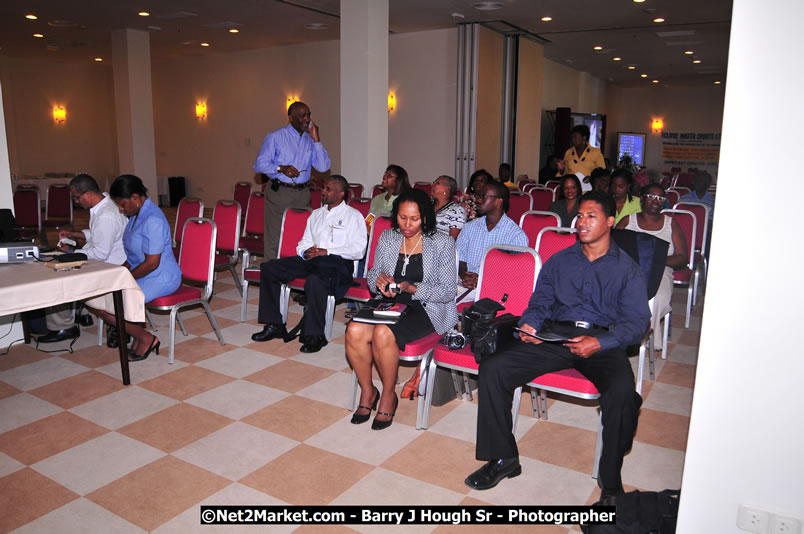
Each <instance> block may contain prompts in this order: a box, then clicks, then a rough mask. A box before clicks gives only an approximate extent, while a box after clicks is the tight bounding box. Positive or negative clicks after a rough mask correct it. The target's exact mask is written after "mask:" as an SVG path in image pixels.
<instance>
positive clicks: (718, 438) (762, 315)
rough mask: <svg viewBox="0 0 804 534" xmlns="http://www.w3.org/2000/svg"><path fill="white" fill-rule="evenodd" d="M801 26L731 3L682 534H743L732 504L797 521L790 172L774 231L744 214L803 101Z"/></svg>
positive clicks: (799, 12) (801, 432)
mask: <svg viewBox="0 0 804 534" xmlns="http://www.w3.org/2000/svg"><path fill="white" fill-rule="evenodd" d="M802 18H804V4H802V3H801V2H800V0H779V1H778V2H771V3H757V2H752V1H751V0H735V2H734V11H733V17H732V26H731V43H730V48H729V65H728V72H729V77H728V85H727V87H726V95H725V108H724V113H723V138H722V147H721V155H720V172H721V175H723V176H728V180H722V181H720V182H719V183H718V194H717V210H716V214H715V220H714V234H713V239H712V253H711V262H710V269H709V282H708V284H707V295H706V304H705V307H704V314H703V325H702V329H701V343H700V349H699V354H698V368H697V374H696V379H695V393H694V398H693V404H692V415H691V420H690V431H689V440H688V443H687V454H686V461H685V465H684V475H683V484H682V491H681V512H680V516H679V523H678V529H677V532H680V533H687V532H692V533H698V532H705V533H709V532H712V533H718V534H721V533H730V532H733V533H735V534H736V533H739V532H743V531H740V530H738V529H737V526H736V522H735V521H736V516H737V506H738V504H740V503H743V504H749V505H754V506H757V507H760V508H765V509H768V510H771V511H775V512H779V513H784V514H788V515H793V516H798V517H799V518H802V517H804V454H802V444H804V424H802V418H803V417H804V416H802V405H803V404H804V403H803V402H802V400H801V399H802V385H801V379H802V377H803V376H804V350H802V345H801V341H800V339H799V338H798V335H799V333H800V332H801V315H802V314H801V309H800V308H801V302H802V298H803V297H804V291H803V290H802V283H801V266H802V261H803V260H804V253H803V252H802V249H801V239H800V238H799V236H798V234H799V228H800V226H801V223H800V221H801V215H800V211H801V210H800V209H799V205H798V202H797V199H796V196H795V194H796V192H797V191H800V189H801V177H800V175H799V173H798V172H795V169H792V170H791V171H790V172H782V173H778V172H776V173H774V177H773V180H774V191H776V192H782V195H784V194H788V195H791V196H789V197H787V198H788V202H786V203H785V204H784V205H781V206H779V207H778V209H774V210H772V213H771V217H772V220H773V224H772V225H766V224H760V223H758V222H757V220H756V219H755V218H754V217H753V216H752V215H751V212H750V208H749V207H750V206H753V207H755V208H756V209H759V206H758V204H757V198H758V197H757V189H756V188H757V183H758V180H762V177H764V176H766V175H767V173H768V169H769V163H768V162H769V157H771V156H772V155H773V154H776V153H778V151H779V148H780V137H779V134H780V132H785V131H788V130H789V129H790V127H791V118H790V113H789V112H790V109H791V105H792V106H795V105H796V103H797V102H799V101H800V100H801V87H802V86H804V72H803V71H802V67H801V60H800V51H799V49H798V47H795V46H790V43H791V42H794V41H795V40H796V39H797V37H798V36H799V35H800V33H801V28H800V22H799V21H800V20H802ZM794 146H795V143H794V145H793V147H794ZM793 149H794V150H795V148H793ZM760 187H764V186H760Z"/></svg>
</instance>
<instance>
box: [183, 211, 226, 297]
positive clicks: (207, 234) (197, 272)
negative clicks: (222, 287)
mask: <svg viewBox="0 0 804 534" xmlns="http://www.w3.org/2000/svg"><path fill="white" fill-rule="evenodd" d="M216 233H217V232H216V229H215V223H214V222H212V221H211V220H209V219H201V218H199V217H190V218H189V219H187V221H186V222H185V223H184V230H183V238H182V242H181V252H180V253H179V268H180V269H181V274H182V276H183V277H184V278H186V279H187V280H192V281H194V282H204V283H210V282H211V276H212V274H211V273H212V267H213V266H214V265H213V264H214V257H215V237H216Z"/></svg>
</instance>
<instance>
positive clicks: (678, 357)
mask: <svg viewBox="0 0 804 534" xmlns="http://www.w3.org/2000/svg"><path fill="white" fill-rule="evenodd" d="M667 359H668V360H669V361H671V362H678V363H683V364H687V365H693V366H694V365H696V364H697V363H698V347H689V346H687V345H678V344H676V345H673V344H671V345H670V352H668V353H667Z"/></svg>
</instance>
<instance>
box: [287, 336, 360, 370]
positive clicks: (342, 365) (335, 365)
mask: <svg viewBox="0 0 804 534" xmlns="http://www.w3.org/2000/svg"><path fill="white" fill-rule="evenodd" d="M294 343H295V342H294ZM299 347H301V345H299ZM291 359H293V360H295V361H297V362H301V363H308V364H310V365H316V366H318V367H324V368H325V369H331V370H333V371H346V370H349V369H351V368H350V367H349V362H348V361H347V360H346V352H345V350H344V348H343V345H339V344H337V343H330V344H329V345H327V346H326V347H324V348H323V349H321V350H320V351H318V352H314V353H312V354H304V353H299V354H297V355H296V356H293V357H292V358H291Z"/></svg>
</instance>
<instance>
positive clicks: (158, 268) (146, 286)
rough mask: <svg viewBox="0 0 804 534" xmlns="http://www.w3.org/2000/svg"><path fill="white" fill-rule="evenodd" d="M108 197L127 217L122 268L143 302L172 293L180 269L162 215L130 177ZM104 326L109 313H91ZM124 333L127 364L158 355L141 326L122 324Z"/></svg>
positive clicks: (154, 343) (109, 319)
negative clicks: (129, 340) (128, 342)
mask: <svg viewBox="0 0 804 534" xmlns="http://www.w3.org/2000/svg"><path fill="white" fill-rule="evenodd" d="M109 196H110V197H111V198H112V200H113V201H114V202H115V204H117V205H118V206H119V207H120V211H121V212H122V213H123V214H124V215H125V216H126V217H128V224H127V225H126V229H125V231H124V232H123V246H124V248H125V250H126V263H124V264H123V266H124V267H126V268H128V269H129V270H130V271H131V276H133V277H134V278H135V279H136V280H137V283H138V284H139V286H140V289H142V292H143V293H145V302H146V303H147V302H150V301H152V300H153V299H155V298H157V297H164V296H166V295H170V294H172V293H173V292H175V291H176V290H177V289H178V288H179V286H180V285H181V269H179V265H178V264H177V263H176V258H175V257H174V256H173V243H172V240H171V237H170V225H169V224H168V222H167V219H166V218H165V214H164V213H162V210H161V209H159V207H158V206H157V205H156V204H154V203H153V202H151V199H149V198H148V190H147V189H146V188H145V186H144V185H143V183H142V180H140V179H139V178H137V177H136V176H133V175H131V174H124V175H122V176H120V177H118V178H117V179H116V180H115V181H114V183H113V184H112V187H111V188H110V189H109ZM95 311H96V312H97V313H98V314H99V315H100V316H101V317H102V318H103V320H104V321H106V322H107V323H108V324H115V318H114V316H113V315H112V314H110V313H107V312H103V311H99V310H95ZM126 333H127V334H129V335H130V336H131V337H132V338H133V340H134V341H133V343H132V345H131V348H130V349H129V351H128V355H129V358H128V359H129V361H132V362H135V361H139V360H144V359H145V358H147V357H148V356H149V355H150V354H151V352H152V351H155V352H156V353H157V354H159V338H157V337H156V336H155V335H153V334H151V333H149V332H148V331H147V330H146V329H145V327H144V326H143V325H142V324H139V323H132V322H129V321H126Z"/></svg>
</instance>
